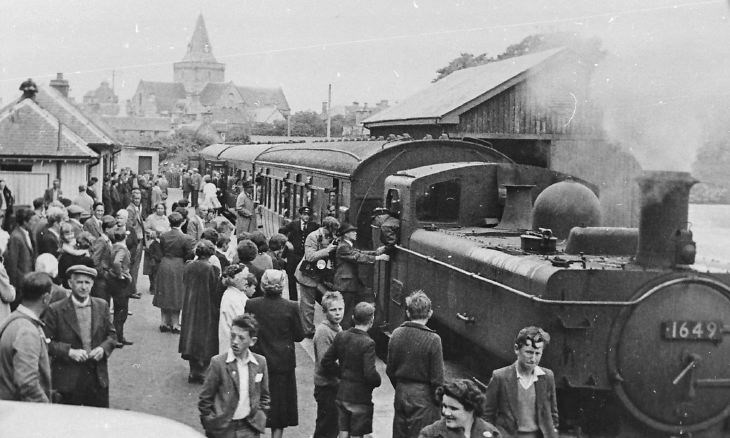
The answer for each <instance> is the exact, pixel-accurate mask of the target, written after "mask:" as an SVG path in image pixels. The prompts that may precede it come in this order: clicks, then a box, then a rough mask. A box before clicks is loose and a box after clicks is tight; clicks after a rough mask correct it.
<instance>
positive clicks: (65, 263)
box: [58, 222, 96, 289]
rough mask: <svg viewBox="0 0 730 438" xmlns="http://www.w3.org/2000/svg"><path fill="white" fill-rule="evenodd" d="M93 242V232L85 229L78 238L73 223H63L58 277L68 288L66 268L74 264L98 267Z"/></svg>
mask: <svg viewBox="0 0 730 438" xmlns="http://www.w3.org/2000/svg"><path fill="white" fill-rule="evenodd" d="M93 243H94V237H93V236H92V235H91V233H89V232H87V231H83V232H81V233H80V234H79V237H78V238H76V237H74V228H73V225H71V224H70V223H68V222H64V223H62V224H61V255H60V256H58V279H59V280H60V281H61V285H62V286H63V287H65V288H66V289H69V286H68V277H67V276H66V269H68V268H70V267H71V266H74V265H85V266H88V267H90V268H96V267H95V266H94V260H93V259H92V258H91V251H90V248H91V245H92V244H93Z"/></svg>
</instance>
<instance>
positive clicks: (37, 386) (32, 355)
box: [0, 272, 53, 403]
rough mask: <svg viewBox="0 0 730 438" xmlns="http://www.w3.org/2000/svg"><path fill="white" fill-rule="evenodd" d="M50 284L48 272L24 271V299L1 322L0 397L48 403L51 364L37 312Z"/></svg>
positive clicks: (43, 306)
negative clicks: (25, 272)
mask: <svg viewBox="0 0 730 438" xmlns="http://www.w3.org/2000/svg"><path fill="white" fill-rule="evenodd" d="M52 284H53V283H52V282H51V277H49V276H48V274H45V273H42V272H32V273H29V274H27V275H26V276H25V280H24V281H23V302H22V303H21V304H20V305H19V306H18V308H17V309H16V310H15V311H14V312H13V313H12V314H11V315H10V317H9V318H8V319H7V320H6V321H5V323H4V324H2V325H1V326H0V400H15V401H27V402H37V403H50V399H51V365H50V362H49V360H48V347H47V346H46V342H45V340H46V337H45V334H44V333H43V326H44V324H43V322H42V321H41V320H40V315H41V314H43V312H44V311H45V310H46V307H47V306H48V301H49V300H50V296H51V286H52Z"/></svg>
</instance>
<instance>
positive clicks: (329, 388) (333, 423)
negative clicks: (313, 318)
mask: <svg viewBox="0 0 730 438" xmlns="http://www.w3.org/2000/svg"><path fill="white" fill-rule="evenodd" d="M322 310H323V311H324V316H325V317H326V319H325V320H324V321H322V323H321V324H320V325H319V326H317V328H316V329H315V331H314V338H313V342H314V399H315V400H316V401H317V421H316V423H315V427H314V438H335V437H337V434H338V430H339V427H338V425H337V405H336V404H335V397H336V396H337V387H338V385H339V383H340V379H338V378H337V377H336V376H328V375H326V374H325V373H324V371H323V370H322V358H323V357H324V354H325V353H326V352H327V350H328V349H329V348H330V345H332V341H334V339H335V336H336V335H337V333H339V332H341V331H342V327H340V322H341V321H342V316H343V315H344V313H345V300H344V299H343V298H342V294H341V293H339V292H327V293H326V294H325V295H324V297H322Z"/></svg>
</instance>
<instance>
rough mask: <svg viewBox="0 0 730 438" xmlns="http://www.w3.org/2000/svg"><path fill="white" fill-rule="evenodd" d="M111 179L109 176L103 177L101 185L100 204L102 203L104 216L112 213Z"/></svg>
mask: <svg viewBox="0 0 730 438" xmlns="http://www.w3.org/2000/svg"><path fill="white" fill-rule="evenodd" d="M111 178H112V177H111V176H110V175H106V176H105V177H104V183H103V184H102V185H101V202H103V203H104V214H109V213H111V212H113V211H114V207H113V204H112V181H111ZM115 191H116V190H115Z"/></svg>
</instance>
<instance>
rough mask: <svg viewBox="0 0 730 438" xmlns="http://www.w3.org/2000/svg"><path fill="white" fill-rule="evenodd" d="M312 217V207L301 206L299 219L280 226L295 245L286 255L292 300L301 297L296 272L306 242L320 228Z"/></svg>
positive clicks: (280, 230)
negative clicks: (313, 221)
mask: <svg viewBox="0 0 730 438" xmlns="http://www.w3.org/2000/svg"><path fill="white" fill-rule="evenodd" d="M311 219H312V209H311V208H309V207H307V206H303V207H300V208H299V219H298V220H295V221H291V222H289V223H288V224H286V225H285V226H283V227H281V228H279V233H281V234H283V235H285V236H286V238H287V240H288V241H289V242H290V243H291V244H292V247H293V249H292V250H291V251H289V252H288V254H287V257H286V274H287V276H288V277H289V299H290V300H292V301H297V300H298V299H299V295H298V293H297V280H296V277H295V274H296V270H297V266H299V262H301V261H302V258H303V257H304V242H305V241H306V239H307V236H309V234H310V233H312V232H314V231H316V230H317V228H319V227H318V226H317V224H315V223H312V222H310V220H311ZM348 327H349V326H348Z"/></svg>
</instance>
